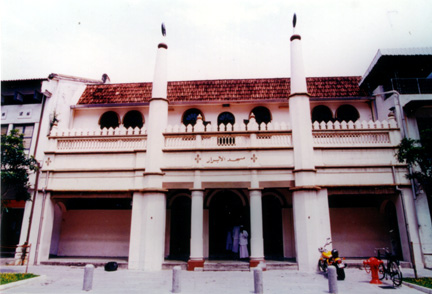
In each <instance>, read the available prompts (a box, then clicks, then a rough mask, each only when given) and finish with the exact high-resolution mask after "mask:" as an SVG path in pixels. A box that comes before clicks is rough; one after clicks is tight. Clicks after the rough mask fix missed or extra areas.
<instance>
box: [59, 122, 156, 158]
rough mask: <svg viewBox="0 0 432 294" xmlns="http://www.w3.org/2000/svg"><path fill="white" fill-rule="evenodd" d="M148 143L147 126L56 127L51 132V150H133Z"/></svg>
mask: <svg viewBox="0 0 432 294" xmlns="http://www.w3.org/2000/svg"><path fill="white" fill-rule="evenodd" d="M146 145H147V135H146V129H145V127H142V128H128V129H126V128H125V127H123V126H120V127H118V128H115V129H114V128H109V129H107V128H104V129H93V130H83V129H67V130H61V129H58V128H57V127H54V128H53V129H52V130H51V132H50V150H51V151H92V152H97V151H131V150H142V149H145V148H146Z"/></svg>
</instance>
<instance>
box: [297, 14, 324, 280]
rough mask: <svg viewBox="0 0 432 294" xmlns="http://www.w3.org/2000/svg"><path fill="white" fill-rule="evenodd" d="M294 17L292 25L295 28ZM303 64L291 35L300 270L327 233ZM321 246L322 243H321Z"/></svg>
mask: <svg viewBox="0 0 432 294" xmlns="http://www.w3.org/2000/svg"><path fill="white" fill-rule="evenodd" d="M295 25H296V16H295V15H294V20H293V27H294V29H295ZM309 96H310V95H309V94H308V93H307V84H306V77H305V73H304V66H303V56H302V48H301V36H300V35H298V34H293V35H292V36H291V94H290V96H289V113H290V117H291V127H292V142H293V149H294V171H293V173H294V179H295V186H294V187H293V188H292V189H291V191H292V198H293V218H294V232H295V245H296V254H297V264H298V267H299V270H300V271H306V272H313V271H315V270H316V263H317V260H318V258H319V254H318V247H319V246H320V244H321V243H324V241H325V239H326V238H327V237H331V236H330V217H329V211H328V199H327V190H326V189H320V188H319V187H317V186H316V185H315V177H316V169H315V163H314V149H313V135H312V121H311V110H310V101H309ZM321 245H322V244H321Z"/></svg>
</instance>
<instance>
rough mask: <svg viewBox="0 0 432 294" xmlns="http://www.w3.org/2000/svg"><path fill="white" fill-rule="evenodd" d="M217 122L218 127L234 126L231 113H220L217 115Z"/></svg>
mask: <svg viewBox="0 0 432 294" xmlns="http://www.w3.org/2000/svg"><path fill="white" fill-rule="evenodd" d="M217 121H218V122H217V125H218V126H219V125H220V124H224V125H227V124H232V125H234V123H235V118H234V115H233V114H232V113H231V112H222V113H221V114H219V116H218V119H217Z"/></svg>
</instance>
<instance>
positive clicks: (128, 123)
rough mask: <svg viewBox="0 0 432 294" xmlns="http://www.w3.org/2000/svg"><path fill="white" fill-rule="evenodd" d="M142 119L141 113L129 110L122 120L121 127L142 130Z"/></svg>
mask: <svg viewBox="0 0 432 294" xmlns="http://www.w3.org/2000/svg"><path fill="white" fill-rule="evenodd" d="M143 124H144V119H143V116H142V114H141V112H139V111H137V110H131V111H129V112H128V113H126V115H125V116H124V118H123V125H124V127H125V128H127V129H128V128H130V127H132V128H136V127H138V128H142V126H143Z"/></svg>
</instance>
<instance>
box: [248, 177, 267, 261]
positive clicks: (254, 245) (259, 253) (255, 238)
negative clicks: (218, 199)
mask: <svg viewBox="0 0 432 294" xmlns="http://www.w3.org/2000/svg"><path fill="white" fill-rule="evenodd" d="M261 190H262V189H261V188H259V180H258V172H257V171H256V170H253V171H252V172H251V187H250V189H249V206H250V224H251V229H250V230H251V231H250V234H251V238H250V242H251V244H250V248H251V254H250V260H249V265H250V267H256V266H258V264H259V263H260V262H261V263H263V265H264V236H263V216H262V192H261ZM264 268H265V267H264Z"/></svg>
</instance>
